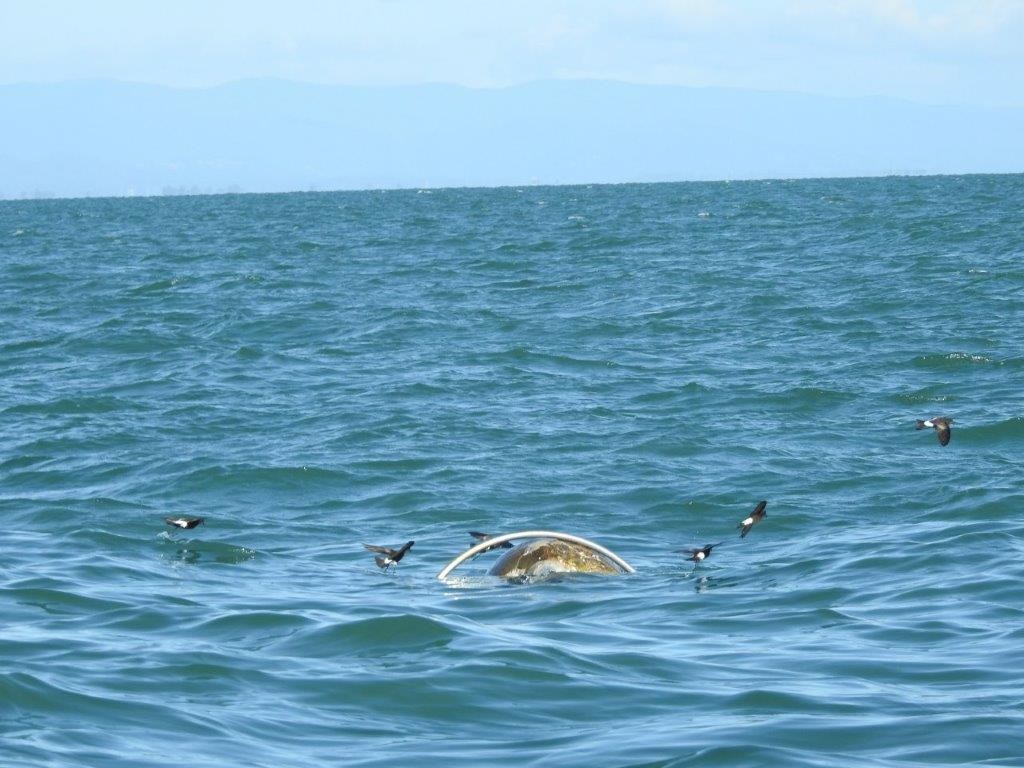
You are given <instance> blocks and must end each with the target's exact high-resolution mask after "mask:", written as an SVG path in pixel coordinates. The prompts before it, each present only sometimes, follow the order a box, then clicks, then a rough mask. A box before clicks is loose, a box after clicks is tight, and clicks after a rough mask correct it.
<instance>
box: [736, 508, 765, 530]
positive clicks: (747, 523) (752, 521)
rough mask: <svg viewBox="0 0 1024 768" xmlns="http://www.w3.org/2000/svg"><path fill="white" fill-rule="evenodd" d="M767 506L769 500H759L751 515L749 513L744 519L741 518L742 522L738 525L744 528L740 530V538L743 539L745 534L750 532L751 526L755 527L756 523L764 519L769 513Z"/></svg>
mask: <svg viewBox="0 0 1024 768" xmlns="http://www.w3.org/2000/svg"><path fill="white" fill-rule="evenodd" d="M767 506H768V502H767V501H759V502H757V506H756V507H754V511H753V512H751V513H750V514H749V515H747V516H746V517H745V518H743V519H742V520H740V524H739V525H737V526H736V527H737V528H740V529H742V530H740V538H741V539H742V538H743V537H744V536H746V535H747V534H748V533H750V529H751V528H753V527H754V526H755V525H757V524H758V523H760V522H761V521H762V520H764V519H765V518H766V517H767V516H768V513H767V512H766V511H765V507H767Z"/></svg>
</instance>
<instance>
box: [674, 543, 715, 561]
mask: <svg viewBox="0 0 1024 768" xmlns="http://www.w3.org/2000/svg"><path fill="white" fill-rule="evenodd" d="M721 543H722V542H718V544H721ZM718 544H708V545H706V546H703V547H700V548H699V549H680V550H679V551H680V552H689V553H690V556H689V557H688V558H686V559H687V560H693V562H695V563H700V562H702V561H704V560H706V559H707V558H708V556H709V555H710V554H711V550H712V549H714V548H715V547H717V546H718Z"/></svg>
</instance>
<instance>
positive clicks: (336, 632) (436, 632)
mask: <svg viewBox="0 0 1024 768" xmlns="http://www.w3.org/2000/svg"><path fill="white" fill-rule="evenodd" d="M455 637H456V633H455V632H454V631H453V630H452V629H450V628H449V627H447V626H446V625H444V624H442V623H441V622H440V621H437V620H436V619H431V618H427V617H424V616H416V615H414V614H401V615H397V616H379V617H375V618H371V619H357V620H355V621H348V622H345V623H342V624H330V625H327V626H323V625H321V626H318V627H316V628H314V629H311V630H307V631H303V632H300V633H299V634H297V635H296V636H294V637H292V638H289V639H288V640H286V641H284V643H283V645H284V646H285V647H286V648H287V650H288V651H289V652H290V653H299V654H303V655H313V656H321V655H332V656H333V655H336V654H338V653H342V652H345V653H351V654H356V655H369V656H379V655H381V654H383V653H388V652H396V651H403V652H404V651H413V650H422V649H425V648H437V647H441V646H445V645H448V644H449V643H451V642H452V641H453V640H454V639H455Z"/></svg>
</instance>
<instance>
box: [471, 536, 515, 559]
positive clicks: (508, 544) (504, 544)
mask: <svg viewBox="0 0 1024 768" xmlns="http://www.w3.org/2000/svg"><path fill="white" fill-rule="evenodd" d="M469 535H470V536H472V537H473V538H474V539H476V540H477V541H487V540H488V539H489V538H491V534H489V533H481V532H480V531H470V532H469ZM492 549H512V542H511V541H503V542H501V544H492V545H491V546H489V547H488V548H487V549H481V550H480V554H481V555H482V554H483V553H484V552H490V551H491V550H492Z"/></svg>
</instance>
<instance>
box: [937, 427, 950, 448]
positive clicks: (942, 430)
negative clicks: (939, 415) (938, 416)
mask: <svg viewBox="0 0 1024 768" xmlns="http://www.w3.org/2000/svg"><path fill="white" fill-rule="evenodd" d="M935 436H936V437H938V438H939V445H949V438H950V436H951V434H950V430H949V424H948V423H946V422H942V423H941V424H936V425H935Z"/></svg>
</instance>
